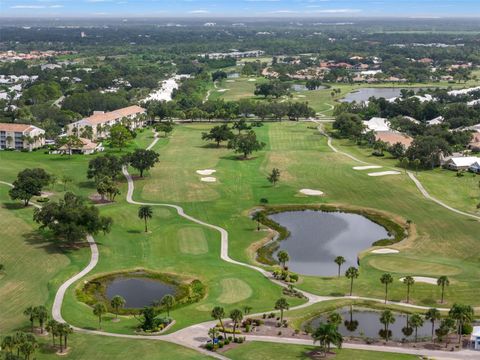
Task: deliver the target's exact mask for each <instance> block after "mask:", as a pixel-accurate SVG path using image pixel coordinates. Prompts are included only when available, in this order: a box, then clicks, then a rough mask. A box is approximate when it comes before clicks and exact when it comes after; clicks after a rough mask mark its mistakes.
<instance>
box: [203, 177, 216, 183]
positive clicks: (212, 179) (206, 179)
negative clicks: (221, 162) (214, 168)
mask: <svg viewBox="0 0 480 360" xmlns="http://www.w3.org/2000/svg"><path fill="white" fill-rule="evenodd" d="M200 181H203V182H215V181H217V178H214V177H211V176H208V177H203V178H201V179H200Z"/></svg>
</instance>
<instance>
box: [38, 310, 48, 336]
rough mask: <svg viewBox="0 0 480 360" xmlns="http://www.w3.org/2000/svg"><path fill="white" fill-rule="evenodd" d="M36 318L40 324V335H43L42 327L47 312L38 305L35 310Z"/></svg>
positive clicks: (46, 317)
mask: <svg viewBox="0 0 480 360" xmlns="http://www.w3.org/2000/svg"><path fill="white" fill-rule="evenodd" d="M35 312H36V316H37V319H38V322H39V324H40V333H42V334H43V325H44V324H45V321H47V319H48V310H47V308H46V307H45V306H43V305H40V306H37V307H36V308H35Z"/></svg>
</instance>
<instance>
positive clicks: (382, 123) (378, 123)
mask: <svg viewBox="0 0 480 360" xmlns="http://www.w3.org/2000/svg"><path fill="white" fill-rule="evenodd" d="M363 124H364V125H365V126H366V128H367V131H368V130H372V131H375V132H377V131H390V122H389V121H388V120H387V119H385V118H380V117H372V118H371V119H370V120H368V121H364V122H363Z"/></svg>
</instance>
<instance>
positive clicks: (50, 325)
mask: <svg viewBox="0 0 480 360" xmlns="http://www.w3.org/2000/svg"><path fill="white" fill-rule="evenodd" d="M58 325H59V322H58V321H56V320H54V319H50V320H48V322H47V331H48V332H49V333H50V334H52V344H53V347H55V336H56V335H57V333H58Z"/></svg>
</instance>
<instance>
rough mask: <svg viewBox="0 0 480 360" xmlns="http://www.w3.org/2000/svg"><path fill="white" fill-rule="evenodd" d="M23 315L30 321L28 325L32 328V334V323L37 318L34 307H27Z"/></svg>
mask: <svg viewBox="0 0 480 360" xmlns="http://www.w3.org/2000/svg"><path fill="white" fill-rule="evenodd" d="M23 315H25V316H28V319H29V321H30V325H31V328H32V332H33V322H34V321H35V318H36V317H37V313H36V311H35V307H33V306H29V307H27V308H26V309H25V310H24V311H23Z"/></svg>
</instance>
